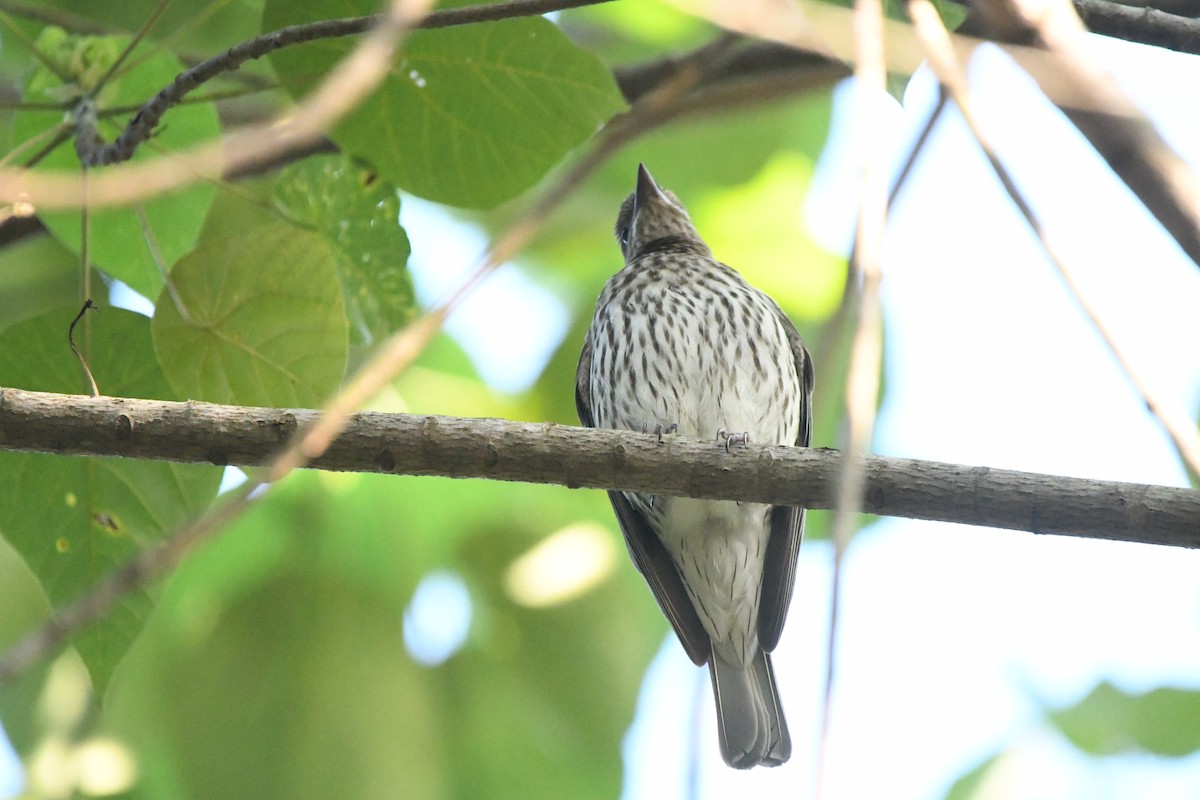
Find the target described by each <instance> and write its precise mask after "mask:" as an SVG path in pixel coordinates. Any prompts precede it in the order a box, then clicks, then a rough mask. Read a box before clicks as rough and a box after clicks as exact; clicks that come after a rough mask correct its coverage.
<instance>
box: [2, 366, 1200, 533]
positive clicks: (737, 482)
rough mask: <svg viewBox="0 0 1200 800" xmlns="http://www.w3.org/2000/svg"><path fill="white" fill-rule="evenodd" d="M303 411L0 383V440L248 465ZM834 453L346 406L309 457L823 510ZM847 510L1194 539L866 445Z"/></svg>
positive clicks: (1159, 502)
mask: <svg viewBox="0 0 1200 800" xmlns="http://www.w3.org/2000/svg"><path fill="white" fill-rule="evenodd" d="M317 416H318V412H317V411H314V410H310V409H276V408H247V407H241V406H223V405H215V404H212V403H197V402H186V403H175V402H163V401H159V400H135V399H129V398H120V397H86V396H80V395H61V394H50V393H46V392H27V391H24V390H21V389H0V450H10V451H24V452H40V453H56V454H59V455H69V456H117V457H123V458H143V459H155V460H165V461H176V462H195V463H214V464H221V465H236V466H243V467H256V466H262V465H265V464H269V463H271V462H272V459H273V457H274V456H275V454H276V453H277V451H278V450H279V448H280V447H281V446H282V445H283V444H284V443H285V442H286V441H287V440H288V438H289V437H290V435H291V434H292V433H293V432H294V431H296V430H297V429H298V428H300V427H303V426H306V425H308V424H310V423H311V422H313V421H314V420H315V419H316V418H317ZM841 460H842V458H841V453H840V452H838V451H837V450H830V449H824V448H822V449H806V448H796V447H782V446H775V447H763V446H757V445H751V446H748V447H746V448H745V449H739V450H735V451H733V452H732V453H726V452H725V449H724V448H723V447H720V446H719V445H716V444H714V443H712V442H701V441H696V440H688V439H680V438H676V437H667V438H665V439H664V440H663V441H662V442H661V443H660V442H659V441H658V439H657V438H656V437H655V436H653V435H651V434H639V433H630V432H626V431H608V430H596V429H592V428H576V427H569V426H565V425H556V424H553V423H531V422H510V421H507V420H500V419H465V418H457V417H441V416H416V415H409V414H382V413H374V412H363V413H359V414H355V415H353V416H352V417H351V418H350V419H349V422H348V425H347V427H346V429H345V431H344V432H343V433H342V435H341V436H340V437H339V438H338V439H337V440H335V441H334V442H333V443H332V444H331V445H330V446H329V448H328V449H327V450H326V451H325V452H324V453H323V454H321V455H319V456H317V457H315V458H313V459H312V461H311V462H310V464H309V466H311V467H314V468H318V469H324V470H333V471H354V472H382V473H391V474H398V475H401V474H402V475H441V476H446V477H452V478H489V479H493V480H506V481H523V482H528V483H547V484H556V485H560V486H567V487H570V488H581V487H587V488H596V489H623V490H628V491H637V492H644V493H647V494H666V495H674V496H682V497H710V498H715V499H742V500H747V501H751V502H760V503H776V504H785V505H804V506H807V507H808V508H815V509H828V508H833V507H834V505H835V504H836V501H837V485H838V473H839V471H840V468H841ZM864 461H865V474H864V482H865V492H864V495H863V499H862V501H861V503H860V504H859V505H858V507H857V508H856V510H859V511H863V512H867V513H871V514H880V515H885V516H897V517H909V518H914V519H927V520H937V521H941V522H959V523H963V524H967V525H984V526H991V527H997V528H1008V529H1012V530H1023V531H1031V532H1033V533H1052V534H1058V535H1064V536H1081V537H1089V538H1098V539H1111V540H1120V541H1129V542H1143V543H1148V544H1161V545H1172V546H1176V547H1193V548H1195V547H1200V491H1198V490H1194V489H1181V488H1172V487H1167V486H1150V485H1142V484H1135V483H1122V482H1116V481H1097V480H1084V479H1081V478H1067V477H1059V476H1053V475H1040V474H1035V473H1028V472H1017V471H1013V470H999V469H990V468H987V467H974V466H966V465H961V464H944V463H939V462H933V461H919V460H915V459H906V458H885V457H881V456H866V457H864Z"/></svg>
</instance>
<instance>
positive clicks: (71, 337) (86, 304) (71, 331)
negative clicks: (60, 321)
mask: <svg viewBox="0 0 1200 800" xmlns="http://www.w3.org/2000/svg"><path fill="white" fill-rule="evenodd" d="M89 309H93V310H95V311H96V313H97V314H98V313H100V306H98V305H96V304H95V303H93V302H92V298H90V297H89V298H88V299H86V300H84V301H83V307H82V308H80V309H79V313H78V314H76V315H75V319H73V320H71V325H70V327H69V328H67V342H68V343H69V344H70V345H71V352H72V353H74V354H75V357H76V358H77V359H79V366H81V367H83V374H84V375H86V376H87V379H88V385H89V386H90V387H91V391H92V397H99V396H100V390H99V389H98V388H97V387H96V379H95V378H93V377H92V370H91V368H90V367H88V363H87V359H86V358H84V357H83V353H81V352H79V348H78V347H76V346H75V325H76V323H78V322H79V320H81V319H83V315H84V314H86V313H87V312H88V310H89Z"/></svg>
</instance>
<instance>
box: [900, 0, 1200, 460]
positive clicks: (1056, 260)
mask: <svg viewBox="0 0 1200 800" xmlns="http://www.w3.org/2000/svg"><path fill="white" fill-rule="evenodd" d="M908 9H909V14H910V16H911V17H912V19H913V23H914V25H915V26H916V29H917V33H918V35H919V36H920V37H921V39H922V41H924V42H925V43H926V46H927V47H928V49H929V63H930V66H931V67H932V68H933V70H934V72H935V74H937V76H938V80H939V81H941V83H942V86H943V87H945V89H946V91H948V92H949V93H950V95H951V96H952V97H953V98H954V102H955V104H956V105H957V106H958V108H959V111H960V112H961V113H962V116H963V119H964V120H965V121H966V123H967V126H968V128H969V129H970V131H971V134H972V135H973V136H974V137H975V141H976V142H978V143H979V147H980V149H981V150H983V152H984V155H985V156H986V157H987V160H988V163H989V164H991V166H992V170H993V171H994V172H995V173H996V177H997V178H998V179H999V180H1000V183H1001V185H1002V186H1003V187H1004V190H1005V191H1006V192H1007V193H1008V195H1009V197H1010V198H1011V199H1012V201H1013V204H1014V205H1015V206H1016V207H1017V210H1019V211H1020V212H1021V216H1022V217H1024V219H1025V221H1026V223H1027V224H1028V225H1029V227H1030V228H1031V229H1032V230H1033V232H1034V233H1035V234H1036V235H1037V237H1038V241H1039V242H1040V243H1041V245H1042V249H1043V250H1044V251H1045V253H1046V255H1047V256H1048V257H1049V259H1050V262H1051V263H1052V264H1053V265H1054V267H1055V269H1056V270H1058V274H1059V275H1060V276H1061V277H1062V279H1063V281H1064V283H1066V285H1067V288H1068V289H1069V290H1070V292H1071V295H1072V296H1073V297H1074V298H1075V301H1076V303H1078V304H1079V307H1080V308H1081V309H1082V310H1083V312H1084V314H1085V315H1086V316H1087V317H1088V319H1089V320H1091V323H1092V325H1093V326H1094V327H1095V329H1096V331H1097V332H1098V333H1099V334H1100V337H1101V338H1102V339H1103V340H1104V343H1105V344H1106V345H1107V346H1108V349H1109V352H1111V353H1112V355H1113V357H1114V358H1115V359H1116V360H1117V364H1118V365H1119V366H1120V368H1121V370H1122V371H1123V372H1124V373H1125V376H1126V378H1127V379H1128V380H1129V382H1130V384H1131V385H1132V386H1133V388H1134V390H1135V391H1136V392H1137V393H1138V394H1139V395H1140V396H1141V398H1142V401H1143V402H1144V403H1145V404H1146V406H1147V408H1149V409H1150V411H1151V413H1152V414H1154V416H1155V418H1156V419H1157V420H1158V421H1159V424H1161V425H1162V426H1163V429H1164V430H1166V432H1167V435H1168V436H1169V437H1170V438H1171V441H1172V443H1173V444H1174V446H1175V450H1176V451H1177V452H1178V453H1179V456H1180V458H1181V459H1182V460H1183V462H1184V464H1186V465H1187V467H1188V468H1189V469H1190V470H1191V472H1192V474H1193V475H1194V476H1195V475H1200V432H1198V431H1197V429H1196V424H1195V423H1194V422H1192V420H1191V419H1190V417H1189V416H1188V414H1187V412H1186V411H1185V410H1184V409H1183V408H1182V407H1181V406H1180V405H1179V404H1178V403H1174V402H1171V401H1170V400H1169V399H1168V398H1166V397H1164V396H1162V395H1161V394H1159V393H1158V392H1156V391H1155V390H1154V389H1153V388H1152V387H1151V385H1150V383H1149V382H1148V381H1146V380H1145V378H1144V377H1143V376H1142V375H1141V374H1140V373H1139V371H1138V369H1137V367H1136V365H1135V364H1134V363H1133V361H1132V360H1131V359H1130V358H1129V357H1128V356H1127V355H1126V354H1125V352H1124V351H1123V350H1122V349H1121V346H1120V343H1119V342H1118V341H1117V340H1116V338H1115V337H1114V336H1113V335H1112V333H1111V332H1110V331H1109V330H1108V327H1107V326H1106V325H1105V324H1104V321H1103V320H1102V319H1101V318H1100V315H1099V314H1098V313H1097V312H1096V310H1095V309H1094V308H1093V307H1092V306H1091V304H1090V303H1089V302H1088V300H1087V297H1086V296H1085V294H1084V293H1083V292H1082V291H1081V288H1080V286H1079V284H1078V283H1077V282H1076V281H1075V278H1074V276H1073V275H1072V272H1071V269H1070V268H1069V267H1068V266H1067V260H1066V259H1065V258H1063V256H1062V250H1061V248H1060V247H1059V246H1058V245H1057V244H1056V243H1055V239H1054V238H1053V237H1052V236H1051V234H1050V233H1049V231H1047V229H1046V227H1045V226H1044V225H1043V224H1042V222H1041V220H1040V219H1039V218H1038V217H1037V215H1036V214H1035V213H1034V211H1033V208H1032V206H1030V204H1029V202H1028V201H1027V200H1026V199H1025V196H1024V195H1023V194H1022V192H1021V190H1020V189H1019V188H1018V187H1017V184H1016V181H1014V180H1013V178H1012V176H1011V175H1010V174H1009V172H1008V169H1007V168H1006V167H1005V166H1004V164H1003V162H1001V161H1000V159H999V157H998V156H997V155H996V152H995V149H994V148H993V147H992V145H991V142H990V140H989V138H988V136H987V134H986V132H985V131H984V130H983V127H982V126H981V125H980V124H979V120H978V117H977V116H976V115H975V112H974V108H973V105H972V103H971V97H970V93H969V89H968V86H967V77H966V72H965V71H964V70H963V68H962V66H961V65H960V64H959V63H958V61H957V58H956V57H955V54H954V50H953V48H952V47H951V46H950V37H949V34H948V33H947V31H946V28H945V26H944V25H943V24H942V21H941V18H940V17H939V16H938V14H937V11H936V10H935V9H934V8H933V5H932V4H931V3H930V2H929V0H909V3H908Z"/></svg>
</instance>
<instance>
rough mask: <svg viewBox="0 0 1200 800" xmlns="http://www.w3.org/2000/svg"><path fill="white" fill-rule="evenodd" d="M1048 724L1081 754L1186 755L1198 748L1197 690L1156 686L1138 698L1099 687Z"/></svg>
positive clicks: (1199, 714) (1054, 715) (1199, 707)
mask: <svg viewBox="0 0 1200 800" xmlns="http://www.w3.org/2000/svg"><path fill="white" fill-rule="evenodd" d="M1050 721H1051V723H1052V724H1053V725H1054V726H1055V727H1057V728H1058V730H1059V731H1060V732H1061V733H1062V734H1063V735H1064V736H1066V737H1067V739H1068V740H1069V741H1070V742H1071V743H1072V744H1074V745H1075V746H1076V747H1078V748H1079V749H1080V750H1082V751H1083V752H1085V753H1088V754H1090V755H1095V756H1108V755H1116V754H1119V753H1139V752H1140V753H1153V754H1155V755H1159V756H1175V757H1179V756H1186V755H1190V754H1192V753H1194V752H1196V751H1197V750H1200V691H1196V690H1194V689H1193V690H1188V689H1175V688H1169V687H1160V688H1157V689H1153V690H1151V691H1149V692H1145V693H1142V694H1134V693H1130V692H1125V691H1122V690H1121V689H1118V688H1117V687H1115V686H1113V685H1112V684H1110V683H1101V684H1099V685H1097V686H1096V688H1095V689H1093V690H1092V691H1091V693H1090V694H1088V696H1087V697H1085V698H1083V699H1082V700H1080V701H1079V702H1078V703H1076V704H1075V705H1073V706H1070V707H1068V708H1063V709H1058V710H1056V711H1054V712H1052V713H1051V714H1050Z"/></svg>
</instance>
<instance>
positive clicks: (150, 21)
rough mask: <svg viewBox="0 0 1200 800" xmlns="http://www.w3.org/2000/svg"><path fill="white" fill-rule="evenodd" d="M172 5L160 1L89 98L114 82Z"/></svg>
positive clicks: (90, 91)
mask: <svg viewBox="0 0 1200 800" xmlns="http://www.w3.org/2000/svg"><path fill="white" fill-rule="evenodd" d="M170 4H171V0H159V3H158V6H156V7H155V9H154V11H152V12H150V16H148V17H146V19H145V21H144V22H142V25H141V27H140V28H138V30H137V33H135V34H134V35H133V36H131V37H130V39H129V42H128V43H127V44H126V45H125V47H124V48H123V49H122V50H121V52H120V54H119V55H118V56H117V57H116V58H115V59H113V63H112V64H110V65H109V67H108V69H107V70H105V71H104V74H103V75H102V76H100V80H98V81H96V85H95V86H93V87H91V88H90V89H89V90H88V94H89V96H91V97H95V96H96V95H97V94H99V93H100V90H101V89H103V88H104V87H105V86H107V85H108V82H109V81H110V80H112V77H113V76H114V75H116V74H117V70H119V69H120V68H121V65H122V64H124V63H125V60H126V59H128V58H129V56H130V55H132V53H133V51H134V49H135V48H137V46H138V45H139V44H141V43H142V40H143V39H144V38H146V34H147V33H149V32H150V31H151V29H153V28H154V26H155V25H157V24H158V21H159V19H161V18H162V15H163V12H164V11H166V10H167V6H169V5H170Z"/></svg>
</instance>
